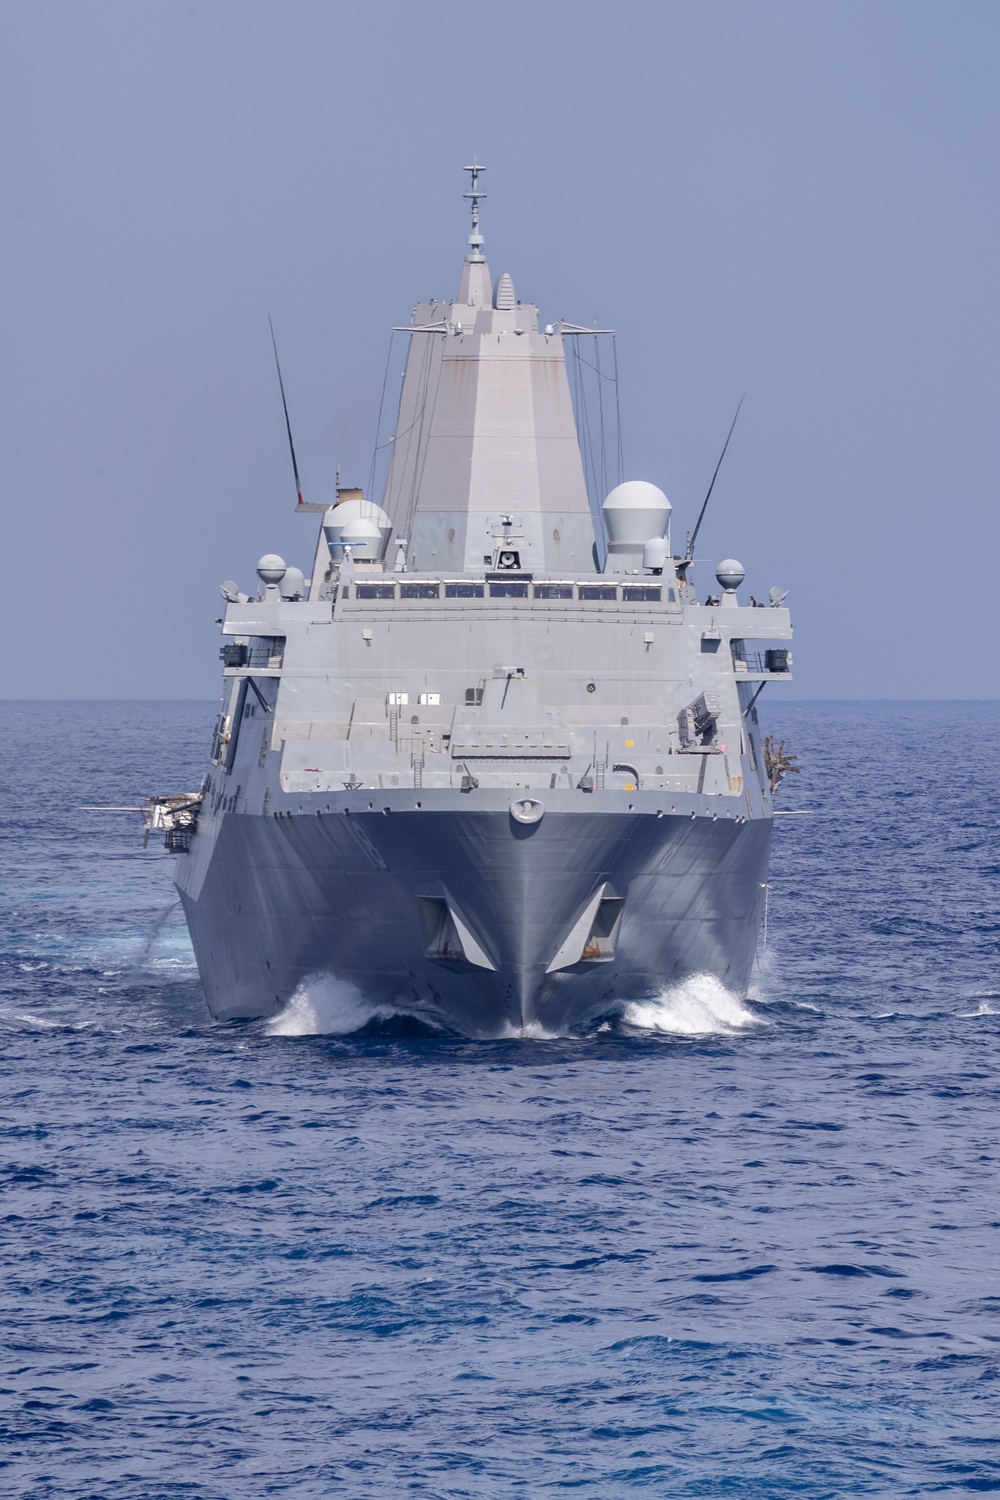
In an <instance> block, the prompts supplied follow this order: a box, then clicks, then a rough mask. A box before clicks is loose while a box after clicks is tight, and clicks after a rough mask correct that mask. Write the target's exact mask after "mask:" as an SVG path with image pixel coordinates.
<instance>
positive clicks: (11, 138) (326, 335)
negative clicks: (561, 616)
mask: <svg viewBox="0 0 1000 1500" xmlns="http://www.w3.org/2000/svg"><path fill="white" fill-rule="evenodd" d="M998 61H1000V6H998V5H997V4H996V3H995V0H991V3H955V0H951V3H947V4H945V3H940V4H923V3H919V0H904V3H891V0H864V3H850V0H837V3H830V0H822V3H809V0H794V3H767V0H761V3H751V0H739V3H729V0H717V3H713V0H691V3H672V0H655V3H649V0H618V3H616V4H608V3H601V4H593V3H588V0H572V3H566V0H534V3H531V4H526V3H523V0H514V3H510V0H506V3H502V4H490V5H485V6H482V5H473V4H470V3H468V0H465V3H452V0H407V3H399V0H393V3H382V4H379V3H373V0H368V3H359V0H352V3H336V0H325V3H319V0H280V3H278V0H238V3H231V0H194V3H186V0H177V3H156V0H141V3H138V0H127V3H100V0H71V3H48V0H17V3H11V0H6V3H3V4H0V117H2V131H0V137H2V141H3V145H2V152H0V214H2V216H3V221H4V223H3V233H2V236H0V286H2V308H3V310H2V325H0V338H2V362H0V412H2V423H0V474H2V514H3V519H4V524H3V550H2V555H3V562H4V574H5V576H4V590H5V596H6V598H7V600H8V622H9V626H8V638H7V647H6V650H5V651H4V653H3V661H2V668H0V672H2V677H0V696H5V697H22V696H23V697H115V696H117V697H201V696H206V697H210V696H214V695H215V693H216V690H217V685H218V672H219V663H218V645H219V640H218V635H217V631H216V628H215V626H214V624H213V620H214V619H215V617H216V616H217V615H218V614H219V612H220V606H221V600H220V598H219V594H218V585H219V582H220V581H221V580H222V579H224V578H229V577H232V578H236V579H237V580H239V581H240V583H241V585H242V586H243V587H244V588H249V587H250V586H251V585H252V583H253V580H254V573H253V569H254V564H255V562H256V560H257V558H258V557H259V555H260V554H261V553H262V552H265V551H271V550H275V551H279V552H281V553H282V554H283V555H284V556H285V557H286V558H287V559H288V560H289V561H294V562H296V563H298V564H300V565H301V566H303V567H304V568H308V566H309V563H310V561H311V548H312V546H313V542H314V534H315V526H314V522H315V521H316V519H317V518H315V517H309V518H307V519H304V518H300V517H295V516H294V515H293V514H292V506H293V502H294V494H293V489H292V482H291V476H290V472H289V464H288V456H287V450H286V447H285V435H284V429H283V425H282V418H281V409H280V404H279V398H278V392H277V387H276V380H275V374H274V367H273V362H272V356H271V350H270V344H269V335H268V329H267V315H268V313H270V314H271V315H272V316H273V318H274V321H275V326H276V328H277V331H278V335H279V341H280V346H281V352H282V360H283V364H284V369H285V380H286V386H287V389H288V396H289V401H290V404H291V408H292V417H293V423H294V427H295V433H296V443H297V446H298V449H299V458H300V465H301V469H302V475H303V481H304V484H305V488H306V492H307V499H313V500H318V499H327V498H329V497H330V495H331V491H332V487H333V479H334V472H335V469H336V466H337V464H338V463H339V464H340V466H341V468H342V471H343V477H344V481H345V482H353V481H357V482H361V483H364V482H365V481H366V479H367V475H368V470H369V466H370V463H371V455H372V445H373V441H374V434H375V420H376V415H377V408H378V400H379V394H380V391H381V387H382V379H383V371H384V369H385V364H386V352H387V346H388V330H389V328H390V326H391V325H392V324H394V323H405V322H406V321H407V319H408V317H409V311H410V307H411V305H412V303H413V302H415V301H416V300H418V299H422V298H425V297H427V296H430V295H435V296H444V295H449V294H453V293H454V291H455V289H456V288H457V282H458V276H459V270H460V264H461V259H462V255H463V253H464V237H465V234H466V233H467V225H466V208H465V205H464V204H463V203H462V199H461V194H462V192H463V190H464V186H465V181H464V177H463V174H462V172H461V168H462V166H463V165H464V163H465V162H467V161H468V160H470V159H471V157H472V154H473V152H476V153H478V156H479V159H480V160H481V161H484V162H486V164H487V167H488V171H487V173H486V177H485V179H484V183H485V187H486V190H487V192H488V194H489V196H488V198H487V200H486V203H485V205H484V208H483V227H484V230H485V234H486V242H487V254H488V257H489V259H490V262H491V266H492V269H493V272H494V275H499V273H500V272H502V271H504V270H509V271H510V272H511V274H512V276H513V278H514V281H515V285H516V287H517V292H518V295H519V296H520V297H521V298H523V299H524V300H525V301H529V300H530V301H535V302H537V303H538V304H539V305H540V308H541V312H542V318H543V321H548V320H550V319H554V318H558V317H560V316H564V317H566V318H569V319H572V320H575V321H579V322H581V323H590V322H592V321H593V320H594V319H598V320H599V321H600V322H601V324H602V326H614V327H615V328H616V329H617V330H618V335H619V337H618V353H619V361H620V366H621V400H622V411H623V423H624V447H625V467H626V473H627V476H628V477H630V478H646V479H651V480H653V481H654V482H655V483H657V484H660V485H662V486H663V488H664V489H666V491H667V493H668V495H669V496H670V498H671V500H672V501H673V504H674V515H675V523H676V526H677V533H679V534H680V535H681V536H682V535H683V531H684V529H685V527H686V526H688V525H690V524H691V522H692V520H693V517H694V514H695V513H696V510H697V507H698V505H699V504H700V501H701V499H702V497H703V495H704V491H705V488H706V485H707V483H708V479H709V478H710V476H711V472H712V469H713V467H714V464H715V461H716V458H717V456H718V452H719V449H720V447H721V443H722V440H723V438H724V437H725V433H726V430H727V428H728V425H729V422H730V421H731V418H732V413H733V411H734V409H735V406H736V403H737V401H738V400H739V397H740V394H741V392H742V391H743V390H744V389H745V390H746V392H747V396H746V402H745V405H744V408H743V412H742V415H741V417H740V422H739V425H738V427H737V430H736V434H735V435H734V438H733V441H732V444H731V447H730V451H729V455H728V457H727V459H726V464H725V467H724V468H723V471H722V474H721V475H720V479H719V483H718V486H717V488H716V494H715V497H714V498H713V502H712V509H711V511H710V513H709V518H708V520H707V521H706V524H705V527H704V529H703V532H702V536H701V538H700V541H699V548H698V552H699V555H705V556H707V557H711V558H713V559H715V560H718V559H719V558H722V557H724V556H727V555H732V554H735V555H736V556H737V557H739V558H740V559H741V560H742V561H743V563H744V565H745V567H746V569H747V580H748V588H750V589H753V590H754V592H756V593H757V594H758V596H760V595H762V594H766V591H767V588H768V586H769V585H770V584H772V583H780V584H781V585H783V586H784V587H786V588H788V589H789V590H790V594H789V600H788V602H789V606H790V607H791V608H792V609H793V618H794V619H795V622H796V643H795V659H796V672H795V675H796V684H795V688H794V692H795V694H796V696H802V697H882V696H886V697H932V698H933V697H995V696H997V693H998V685H1000V673H998V669H997V665H996V661H995V656H996V645H995V641H996V626H995V619H996V606H995V604H994V599H995V597H996V592H997V560H998V558H1000V523H998V520H997V512H998V504H997V494H996V492H997V474H998V468H1000V465H998V395H1000V389H998V387H1000V381H998V349H1000V328H998V302H1000V294H998V273H1000V244H998V238H1000V236H998V225H1000V207H998V192H997V184H998V181H1000V163H998V155H1000V131H998V125H1000V90H998V88H997V84H996V76H997V68H998ZM401 353H402V346H401V344H399V343H397V345H396V349H395V354H398V355H400V356H401ZM394 357H395V355H394ZM395 362H396V364H397V365H398V366H399V369H401V367H402V366H401V358H396V359H395ZM399 369H396V370H395V372H394V373H395V374H396V375H397V376H398V373H399ZM391 426H392V419H391V414H390V419H389V421H388V424H387V427H386V428H385V429H384V432H385V431H386V430H391ZM383 435H384V434H383ZM677 533H675V535H676V534H677ZM711 573H712V569H711V568H709V567H704V568H701V569H700V570H699V574H698V578H697V582H698V584H699V587H700V589H701V590H702V592H704V591H705V590H706V589H707V588H708V587H710V586H711V585H712V578H711ZM771 691H775V690H773V689H772V690H771Z"/></svg>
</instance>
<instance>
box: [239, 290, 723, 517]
mask: <svg viewBox="0 0 1000 1500" xmlns="http://www.w3.org/2000/svg"><path fill="white" fill-rule="evenodd" d="M267 326H268V328H270V330H271V344H272V347H273V349H274V363H275V365H276V366H277V370H278V385H279V387H280V388H281V405H282V407H283V408H284V412H285V430H286V432H287V433H288V451H289V452H290V453H291V455H292V473H293V474H294V475H295V493H296V495H298V497H299V504H300V505H302V504H303V503H304V502H303V500H302V485H301V483H300V481H299V466H298V464H297V463H296V461H295V444H294V443H293V442H292V424H291V422H290V421H289V420H288V402H287V401H286V400H285V382H284V381H283V380H282V378H281V361H280V359H279V358H278V341H277V339H276V338H275V337H274V324H273V323H272V322H271V315H270V313H269V314H268V318H267ZM722 451H723V453H725V451H726V450H725V448H723V450H722ZM720 462H721V460H720ZM716 473H718V470H716ZM712 483H713V484H714V483H715V481H714V480H713V481H712ZM711 493H712V492H711V490H709V494H711Z"/></svg>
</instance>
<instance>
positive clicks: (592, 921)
mask: <svg viewBox="0 0 1000 1500" xmlns="http://www.w3.org/2000/svg"><path fill="white" fill-rule="evenodd" d="M624 910H625V901H624V898H623V897H621V896H612V895H610V894H609V887H608V885H607V884H606V883H605V884H604V885H602V886H600V887H599V888H598V889H597V890H596V891H595V892H594V894H593V896H592V897H591V898H590V900H589V901H588V902H587V905H586V906H585V907H584V908H583V910H582V911H581V912H580V914H579V916H578V917H577V919H576V921H575V922H574V923H573V926H572V927H571V928H570V930H569V932H568V933H567V934H566V937H565V938H564V939H563V942H562V943H561V945H560V947H559V949H558V951H557V953H556V954H555V956H554V958H553V959H552V962H551V963H550V964H549V966H548V968H547V969H546V973H547V974H554V973H556V972H557V971H558V970H559V969H574V970H575V969H576V968H577V966H578V965H580V964H601V963H608V962H609V961H610V960H611V959H613V958H614V956H615V950H616V949H617V947H618V934H619V932H620V931H621V925H622V915H623V913H624Z"/></svg>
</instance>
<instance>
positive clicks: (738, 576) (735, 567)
mask: <svg viewBox="0 0 1000 1500" xmlns="http://www.w3.org/2000/svg"><path fill="white" fill-rule="evenodd" d="M715 576H716V578H717V579H718V580H719V583H720V584H721V586H722V587H723V588H724V589H738V588H739V586H740V584H741V583H742V582H743V580H744V578H745V577H746V576H747V575H746V572H745V570H744V567H743V564H742V563H739V562H737V561H736V559H735V557H727V558H726V559H725V561H724V562H720V564H719V566H718V567H717V568H716V570H715Z"/></svg>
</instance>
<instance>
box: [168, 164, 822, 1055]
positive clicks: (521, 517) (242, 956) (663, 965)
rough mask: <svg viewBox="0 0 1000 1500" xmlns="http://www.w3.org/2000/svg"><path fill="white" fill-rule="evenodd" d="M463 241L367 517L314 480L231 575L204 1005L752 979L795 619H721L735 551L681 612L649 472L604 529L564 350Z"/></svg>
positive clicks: (731, 598)
mask: <svg viewBox="0 0 1000 1500" xmlns="http://www.w3.org/2000/svg"><path fill="white" fill-rule="evenodd" d="M482 170H483V169H482V168H480V167H478V166H477V167H476V168H475V169H474V173H475V175H474V177H473V187H474V189H475V196H474V200H473V207H474V208H475V209H476V210H477V212H478V200H479V199H480V198H481V197H482V194H481V192H479V190H478V187H477V186H476V184H477V182H478V174H479V173H480V172H481V171H482ZM469 246H470V249H469V254H468V255H467V257H466V262H465V266H464V269H463V276H462V281H461V286H460V290H459V296H458V298H457V299H456V301H455V302H454V303H434V304H427V305H424V306H421V307H419V308H417V309H416V310H415V313H414V322H413V325H412V331H413V333H414V335H415V336H414V337H413V338H412V339H411V353H410V358H409V361H408V364H407V370H406V375H405V378H404V383H403V391H402V398H401V405H400V414H399V419H398V422H397V426H396V433H397V438H396V440H395V444H394V450H393V458H392V463H391V466H390V471H389V476H388V480H387V485H386V493H385V495H384V497H383V505H382V506H378V505H375V504H373V503H372V502H371V501H370V500H368V499H366V498H365V497H364V496H363V495H362V494H361V492H360V491H356V490H351V491H338V495H337V502H338V503H337V505H336V506H333V505H331V507H330V508H329V509H328V510H327V511H326V513H325V514H324V516H323V519H322V525H321V530H320V536H319V541H318V544H317V547H316V553H315V558H314V564H313V569H312V577H311V580H307V583H306V584H305V585H303V583H302V579H301V575H300V574H299V573H298V572H297V571H295V570H292V569H287V570H286V569H285V565H284V563H283V561H282V559H280V558H275V557H274V556H272V555H269V556H268V557H267V558H265V559H262V562H261V566H260V568H259V569H258V574H259V578H260V587H259V589H258V596H257V598H256V599H251V598H249V597H248V596H246V595H244V594H240V593H239V590H238V589H236V587H235V585H231V584H230V585H227V586H226V590H225V597H226V601H227V602H226V614H225V617H224V620H223V624H222V633H223V637H224V640H225V643H226V644H225V645H224V650H223V660H224V670H223V677H224V682H223V700H222V705H221V711H220V715H219V720H218V724H217V727H216V734H215V739H214V743H213V746H212V752H211V765H210V768H209V771H208V774H207V776H206V778H205V783H204V786H203V789H202V800H201V805H200V808H199V810H198V819H197V826H196V829H195V831H194V833H193V836H190V837H189V838H188V837H187V836H186V842H187V852H186V853H183V854H182V855H181V856H180V857H179V859H178V869H177V885H178V888H179V891H180V894H181V898H182V900H183V903H184V909H185V912H186V914H187V919H188V924H189V927H190V930H191V936H192V940H193V943H194V948H195V953H196V956H197V960H198V965H199V969H200V972H201V975H202V979H203V982H204V986H205V992H206V995H207V997H208V1003H209V1005H210V1007H211V1009H212V1012H213V1014H215V1015H216V1016H219V1017H230V1016H260V1015H269V1014H274V1013H275V1012H277V1011H278V1010H279V1009H280V1008H281V1007H282V1006H283V1005H284V1004H285V1002H286V1001H287V1000H288V999H289V997H290V996H291V995H292V994H294V993H295V991H296V989H297V988H298V987H299V986H300V985H302V984H303V983H308V982H309V981H310V979H312V978H315V977H316V976H324V975H329V976H332V977H333V978H334V979H337V980H341V981H345V982H347V983H349V984H351V985H353V986H355V987H356V989H357V990H358V991H360V992H361V994H362V995H364V996H365V997H366V998H367V999H369V1000H370V1001H372V1002H375V1003H379V1004H385V1005H391V1006H396V1007H402V1008H404V1009H409V1010H411V1011H417V1012H420V1013H422V1014H426V1015H428V1016H432V1017H434V1018H435V1019H438V1020H443V1021H444V1022H446V1023H447V1024H449V1025H452V1026H455V1027H457V1028H459V1029H460V1030H462V1031H463V1032H466V1033H467V1034H469V1035H474V1036H496V1035H501V1034H504V1033H506V1032H508V1031H510V1030H514V1031H516V1030H518V1029H521V1028H524V1027H527V1026H533V1025H539V1026H541V1027H543V1028H545V1029H546V1030H552V1031H557V1030H564V1029H566V1028H568V1027H572V1026H575V1025H579V1024H582V1023H585V1022H586V1021H587V1020H588V1019H589V1018H592V1017H594V1016H596V1015H599V1014H600V1013H602V1011H605V1010H607V1009H608V1008H609V1007H610V1006H611V1005H612V1004H613V1003H614V1002H615V1001H617V1000H621V999H626V998H629V999H634V998H640V997H644V996H648V995H652V994H655V993H657V992H658V991H660V990H662V989H663V988H664V986H666V985H670V984H672V983H674V982H677V981H680V980H683V979H685V978H687V977H689V976H691V975H694V974H697V973H708V974H712V975H715V976H717V977H718V978H719V979H720V980H722V982H723V983H724V984H726V985H727V986H728V987H729V988H730V989H731V990H733V991H734V992H736V993H743V992H745V989H746V986H747V983H748V981H749V975H750V969H751V965H752V962H753V956H754V948H755V941H756V933H757V926H758V920H759V916H760V911H761V907H762V898H763V893H764V886H765V882H766V880H767V862H768V852H769V847H770V833H771V826H772V824H771V818H772V805H771V804H772V796H773V792H774V790H775V786H774V784H773V783H774V776H773V774H772V775H769V774H768V770H767V768H766V766H765V757H764V752H763V746H762V743H761V739H760V734H759V728H758V725H757V716H756V710H755V708H754V706H753V703H754V699H755V697H756V695H757V694H758V693H759V691H760V689H761V687H762V686H763V685H764V684H765V683H767V682H770V681H788V680H789V678H790V671H789V668H790V664H791V656H790V653H789V651H788V649H787V643H788V642H789V641H790V639H791V629H792V628H791V622H790V620H789V617H788V612H787V610H785V609H784V608H783V607H782V606H781V604H780V603H779V604H778V605H776V606H773V607H765V608H761V607H757V606H754V604H753V601H750V602H749V603H748V604H741V603H740V602H739V600H738V598H737V592H736V590H737V587H738V586H739V584H740V582H741V581H742V569H741V568H740V565H739V564H738V563H736V562H735V560H733V559H727V562H726V564H725V568H724V569H723V570H720V573H719V585H720V587H721V588H722V589H723V592H722V594H721V595H712V596H710V597H709V599H708V600H707V601H706V602H705V603H699V602H698V598H697V595H696V593H695V589H694V583H693V579H692V576H691V575H692V573H693V567H692V566H691V565H690V564H689V563H688V561H687V560H686V559H681V558H677V557H674V556H672V555H671V554H670V550H669V531H668V528H669V519H670V505H669V502H668V501H667V499H666V497H665V496H664V495H663V494H662V491H660V490H658V489H656V488H655V487H654V486H652V485H649V484H642V483H629V484H625V485H622V486H619V487H618V488H617V489H616V490H615V491H613V493H612V495H611V496H609V497H608V502H607V509H606V512H605V514H606V517H607V524H608V526H609V528H610V549H607V548H606V547H605V542H604V538H603V537H601V538H600V545H598V538H597V536H596V535H595V530H594V525H593V522H592V520H591V515H590V511H589V506H588V500H587V493H586V486H585V484H584V478H583V465H582V462H581V456H580V447H579V443H578V439H577V434H576V429H575V423H574V417H573V411H572V405H571V402H570V396H569V387H568V383H567V379H566V370H565V363H564V354H563V346H562V334H561V332H560V331H559V329H558V328H557V326H556V325H548V326H547V327H546V328H545V329H544V330H542V331H540V330H539V320H538V312H537V309H536V308H534V307H531V306H528V305H526V304H521V303H518V302H517V300H516V297H515V295H514V288H513V283H512V282H511V280H510V277H509V276H504V277H501V278H500V281H499V282H498V284H497V288H496V291H495V292H494V289H493V284H492V280H491V278H490V274H489V269H488V267H487V266H486V262H485V260H484V258H483V255H482V237H481V235H480V234H479V230H478V222H477V223H476V224H475V225H474V229H473V234H472V236H470V240H469ZM418 334H419V335H421V336H420V337H417V336H416V335H418ZM605 551H606V552H607V561H606V562H605V563H604V565H603V569H602V571H600V572H599V571H598V560H599V558H601V557H602V556H603V555H604V553H605ZM286 574H287V579H286V576H285V575H286ZM288 580H290V581H288ZM776 592H777V593H778V594H780V593H781V591H780V590H777V591H776ZM303 593H305V594H306V597H302V595H303ZM782 598H783V595H782ZM775 642H784V643H785V645H784V646H776V645H774V644H773V643H775ZM182 846H183V845H181V847H182Z"/></svg>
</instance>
